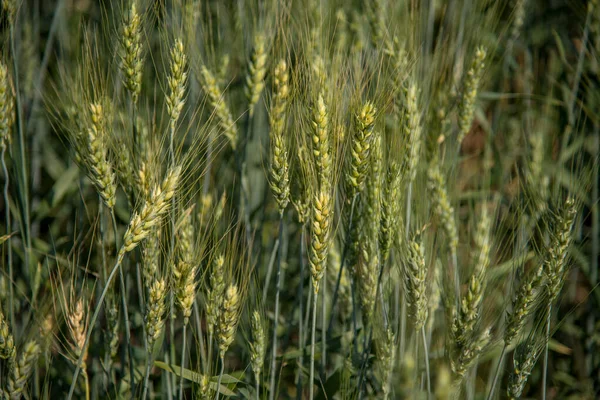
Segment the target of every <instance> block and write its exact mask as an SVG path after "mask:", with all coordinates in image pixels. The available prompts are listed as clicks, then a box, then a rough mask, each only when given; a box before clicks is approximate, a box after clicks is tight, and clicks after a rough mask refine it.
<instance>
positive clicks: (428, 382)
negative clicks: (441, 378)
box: [421, 325, 431, 399]
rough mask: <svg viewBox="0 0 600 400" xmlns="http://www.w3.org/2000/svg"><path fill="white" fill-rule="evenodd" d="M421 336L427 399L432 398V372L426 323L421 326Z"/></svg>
mask: <svg viewBox="0 0 600 400" xmlns="http://www.w3.org/2000/svg"><path fill="white" fill-rule="evenodd" d="M421 338H422V339H423V353H424V354H423V355H424V357H425V374H426V376H427V399H430V398H431V373H430V371H429V349H428V348H427V336H426V335H425V325H423V326H421Z"/></svg>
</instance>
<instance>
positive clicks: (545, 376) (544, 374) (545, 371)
mask: <svg viewBox="0 0 600 400" xmlns="http://www.w3.org/2000/svg"><path fill="white" fill-rule="evenodd" d="M551 317H552V303H550V304H548V316H547V317H546V345H545V346H544V369H543V370H542V371H543V372H542V400H546V391H547V389H548V388H547V383H548V382H547V380H548V343H549V342H550V322H551V320H552V318H551Z"/></svg>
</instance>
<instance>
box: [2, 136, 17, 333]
mask: <svg viewBox="0 0 600 400" xmlns="http://www.w3.org/2000/svg"><path fill="white" fill-rule="evenodd" d="M4 153H6V147H3V148H2V171H3V173H4V218H5V226H6V235H8V239H7V240H6V244H7V246H8V315H9V318H10V326H12V327H14V326H15V306H14V288H13V265H12V243H11V242H12V240H11V236H12V234H11V232H10V230H11V224H10V203H9V198H8V188H9V185H10V176H9V175H8V168H6V160H5V159H4Z"/></svg>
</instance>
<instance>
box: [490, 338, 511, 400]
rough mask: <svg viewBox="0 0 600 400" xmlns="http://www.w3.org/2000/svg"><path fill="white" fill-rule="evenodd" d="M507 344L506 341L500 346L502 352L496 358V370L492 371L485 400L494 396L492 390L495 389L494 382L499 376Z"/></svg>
mask: <svg viewBox="0 0 600 400" xmlns="http://www.w3.org/2000/svg"><path fill="white" fill-rule="evenodd" d="M507 347H508V346H507V345H506V343H505V344H504V346H502V353H500V359H498V366H497V367H496V372H495V373H494V381H493V382H492V387H491V389H490V392H489V393H488V395H487V397H486V400H492V399H493V397H494V391H495V390H496V384H497V383H498V377H499V376H500V369H501V366H502V361H504V355H505V354H506V348H507Z"/></svg>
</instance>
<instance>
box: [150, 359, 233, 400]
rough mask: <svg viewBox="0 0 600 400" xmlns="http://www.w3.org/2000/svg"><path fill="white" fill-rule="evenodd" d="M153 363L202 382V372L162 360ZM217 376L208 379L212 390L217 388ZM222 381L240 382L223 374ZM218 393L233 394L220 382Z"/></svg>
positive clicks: (191, 379) (178, 374) (185, 377)
mask: <svg viewBox="0 0 600 400" xmlns="http://www.w3.org/2000/svg"><path fill="white" fill-rule="evenodd" d="M154 365H155V366H156V367H158V368H161V369H164V370H165V371H167V372H171V373H173V374H175V375H176V376H178V377H181V376H182V375H183V378H184V379H187V380H188V381H192V382H195V383H197V384H201V383H202V378H203V376H202V374H200V373H198V372H195V371H192V370H189V369H187V368H181V367H180V366H178V365H169V364H167V363H164V362H162V361H154ZM218 379H219V377H218V376H213V377H211V379H210V381H211V384H210V387H211V389H213V390H216V389H217V381H218ZM221 382H222V383H234V384H237V383H239V382H241V381H240V380H239V379H237V378H235V377H233V376H231V375H223V378H222V379H221ZM219 393H221V394H222V395H223V396H235V392H233V391H232V390H230V389H229V388H228V387H227V386H225V385H223V384H221V386H220V387H219Z"/></svg>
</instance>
